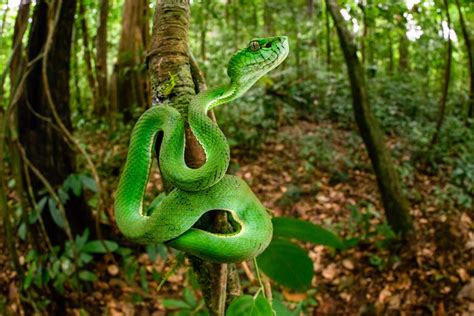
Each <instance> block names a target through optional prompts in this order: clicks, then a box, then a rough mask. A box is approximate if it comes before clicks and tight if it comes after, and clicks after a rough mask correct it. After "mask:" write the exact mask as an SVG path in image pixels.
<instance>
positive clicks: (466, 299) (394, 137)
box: [0, 0, 474, 315]
mask: <svg viewBox="0 0 474 316" xmlns="http://www.w3.org/2000/svg"><path fill="white" fill-rule="evenodd" d="M473 30H474V4H473V2H472V1H470V0H436V1H434V0H405V1H402V0H394V1H389V0H321V1H319V0H297V1H289V0H281V1H270V0H199V1H198V0H194V1H191V0H156V1H154V0H152V1H148V0H100V1H92V0H36V1H29V0H16V1H15V0H0V39H1V42H0V43H1V44H0V70H1V77H0V100H1V106H0V180H1V183H0V186H1V189H0V210H1V217H2V220H1V225H0V231H1V236H2V238H0V245H1V247H2V253H1V254H0V267H1V269H0V288H1V290H0V314H2V315H3V314H5V315H31V314H33V313H35V314H38V315H61V314H67V315H102V314H104V315H109V314H112V315H150V314H151V315H224V313H226V315H245V314H249V315H272V313H276V315H313V314H336V313H339V314H348V315H354V314H363V315H373V314H375V315H376V314H387V313H402V314H403V313H406V314H437V315H445V314H455V313H458V314H463V313H465V314H466V315H467V314H469V313H470V312H471V313H472V312H473V311H474V307H473V304H474V303H473V302H474V297H473V293H474V262H473V260H472V258H473V255H474V223H473V221H474V213H473V209H474V201H473V199H474V59H473V40H474V31H473ZM274 35H286V36H288V38H289V42H290V54H289V56H288V58H287V60H286V61H285V62H284V63H283V64H282V65H281V66H280V67H279V68H277V69H276V70H274V71H272V72H271V73H270V74H269V75H267V76H265V77H264V78H262V79H261V80H260V81H259V82H258V83H257V84H256V85H255V86H254V87H253V88H252V89H251V90H250V91H249V92H247V93H246V94H245V95H244V96H243V97H241V98H240V99H238V100H236V101H234V102H232V103H231V104H227V105H223V106H221V107H219V108H217V109H216V110H215V111H213V112H212V113H210V114H209V115H210V116H211V117H212V118H213V119H215V120H216V121H217V122H218V124H219V126H220V127H221V129H222V130H223V131H224V133H225V135H226V136H227V138H228V141H229V144H230V146H231V157H232V160H231V165H230V168H229V171H228V173H230V174H236V175H238V176H239V177H241V178H243V179H244V180H245V181H246V182H247V183H248V184H249V185H250V186H251V188H252V190H253V191H254V192H255V194H256V195H257V196H258V197H259V199H260V200H261V201H262V203H263V204H264V205H265V207H267V208H268V209H270V210H271V211H272V215H273V216H274V227H275V234H274V239H273V240H272V243H271V246H270V247H269V248H268V249H267V251H266V252H264V253H263V254H262V255H261V256H259V257H258V258H257V259H256V260H255V261H249V262H243V263H241V264H214V263H208V262H203V261H202V260H199V259H196V258H190V257H189V256H186V255H184V254H182V253H179V252H177V251H175V250H173V249H171V248H169V247H166V246H165V245H163V244H158V245H147V246H139V245H136V244H133V243H131V242H130V241H128V240H126V239H125V238H124V237H123V236H121V234H120V232H119V231H118V229H117V227H116V225H115V221H114V210H113V201H114V194H115V190H116V187H117V183H118V178H119V176H120V173H121V169H122V168H123V164H124V161H125V158H126V153H127V146H128V141H129V137H130V133H131V130H132V128H133V125H134V123H135V121H136V120H137V119H138V117H139V116H140V115H141V114H142V113H143V112H144V111H145V110H146V109H148V108H149V107H150V106H151V105H152V103H154V104H162V103H167V102H171V103H174V104H176V105H177V106H178V107H181V108H185V107H186V105H187V102H188V101H189V98H190V97H192V96H193V95H195V94H197V93H199V92H201V91H205V90H206V89H207V88H208V87H215V86H217V85H219V84H221V83H222V82H224V81H226V80H227V75H226V65H227V63H228V61H229V58H230V56H232V54H233V53H234V52H236V51H237V50H238V49H240V48H242V47H245V46H246V45H247V44H248V42H249V41H250V40H251V39H253V38H258V37H268V36H274ZM158 106H159V105H158ZM186 142H187V147H186V161H187V163H188V165H189V166H192V167H198V166H200V165H201V164H202V163H203V162H204V161H205V154H204V152H203V150H202V149H201V147H200V145H199V143H197V141H196V140H195V139H194V138H193V136H192V135H190V134H187V135H186ZM159 144H160V139H159V138H158V140H157V154H158V153H159ZM169 189H170V188H167V187H166V183H162V182H161V178H160V174H159V166H155V167H154V168H153V174H152V176H151V178H150V182H149V185H148V190H147V199H148V200H149V201H150V202H151V201H152V200H153V198H154V197H155V196H157V195H159V194H160V193H161V192H165V191H168V190H169ZM206 225H207V226H208V228H209V229H211V230H213V231H216V232H225V231H226V229H227V218H226V215H225V213H223V212H218V211H216V212H214V213H213V214H211V215H210V216H209V217H208V218H207V222H206ZM250 311H252V312H250Z"/></svg>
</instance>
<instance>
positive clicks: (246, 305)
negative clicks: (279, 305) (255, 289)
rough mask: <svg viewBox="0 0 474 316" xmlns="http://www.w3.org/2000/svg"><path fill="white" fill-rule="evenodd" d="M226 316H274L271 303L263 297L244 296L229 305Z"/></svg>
mask: <svg viewBox="0 0 474 316" xmlns="http://www.w3.org/2000/svg"><path fill="white" fill-rule="evenodd" d="M225 314H226V316H240V315H248V316H268V315H272V307H271V306H270V303H268V301H267V300H266V299H265V298H264V297H263V296H262V295H258V296H256V297H252V296H250V295H242V296H239V297H238V298H236V299H235V300H234V301H232V303H231V304H230V305H229V307H228V308H227V311H226V313H225Z"/></svg>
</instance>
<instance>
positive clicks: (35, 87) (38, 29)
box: [18, 0, 93, 244]
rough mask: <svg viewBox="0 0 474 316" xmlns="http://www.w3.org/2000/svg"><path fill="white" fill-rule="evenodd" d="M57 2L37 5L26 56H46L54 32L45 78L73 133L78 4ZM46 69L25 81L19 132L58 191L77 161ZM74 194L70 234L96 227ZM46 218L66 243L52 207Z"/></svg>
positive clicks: (37, 187) (55, 237) (53, 235)
mask: <svg viewBox="0 0 474 316" xmlns="http://www.w3.org/2000/svg"><path fill="white" fill-rule="evenodd" d="M58 3H61V2H54V3H51V4H49V5H48V4H47V2H46V1H45V0H39V1H38V2H37V4H36V6H35V10H34V14H33V19H32V24H31V29H30V35H29V39H28V45H27V56H28V60H29V61H31V60H33V59H34V58H36V57H38V55H39V54H41V53H43V50H44V49H45V47H44V46H45V43H46V39H47V36H48V32H53V37H52V42H51V46H50V49H49V50H48V51H47V52H46V53H47V54H48V59H47V60H48V62H47V64H46V76H47V80H48V84H49V88H50V89H49V92H50V93H51V97H52V100H53V102H54V107H55V110H56V112H57V114H58V116H59V117H60V119H61V120H62V122H63V124H64V126H66V128H68V129H69V130H71V129H72V125H71V119H70V114H71V113H70V108H69V99H70V94H69V77H70V76H69V64H70V53H71V38H72V29H73V25H74V15H75V12H76V1H74V0H69V1H64V2H62V6H60V7H59V5H58ZM57 10H60V11H59V18H58V21H57V24H56V28H55V29H50V28H48V25H53V24H52V23H50V22H51V21H53V20H54V18H55V15H56V12H57ZM43 58H44V57H43ZM42 71H43V68H42V67H41V62H38V63H36V64H35V66H34V67H33V69H32V71H31V72H30V73H29V75H28V77H27V79H26V84H25V89H24V90H23V94H22V98H21V100H20V101H19V104H18V126H19V132H18V134H19V140H20V143H21V145H22V146H23V148H24V149H25V154H26V157H27V158H28V160H29V161H30V162H31V163H32V164H33V165H34V166H35V167H36V168H37V169H38V170H39V171H40V172H41V174H42V175H43V176H44V177H45V178H46V179H47V180H48V181H49V183H50V185H51V186H52V187H53V188H54V189H57V188H59V187H61V186H62V184H63V182H64V180H65V179H66V178H67V177H68V176H69V175H70V174H72V173H75V157H74V153H73V152H72V150H71V149H70V147H69V146H68V144H67V143H66V142H65V140H64V137H63V135H62V134H61V133H60V132H59V131H58V128H57V127H55V126H54V125H55V124H54V119H53V118H52V116H53V115H52V112H51V111H50V106H49V103H48V99H47V95H46V93H47V91H46V86H45V82H44V81H43V72H42ZM30 178H31V180H32V181H31V185H32V187H33V190H34V192H40V191H41V190H42V189H43V187H44V185H43V183H42V182H41V181H40V180H39V179H38V178H37V177H36V176H35V174H34V173H31V174H30ZM69 196H70V198H69V200H68V202H67V203H66V205H65V209H66V216H67V218H68V220H69V223H70V227H71V232H72V233H73V234H77V233H82V232H83V230H84V229H85V228H86V227H89V226H90V225H91V224H92V223H93V221H92V216H91V213H90V211H89V209H88V206H87V204H86V202H85V200H84V198H83V196H80V197H76V196H75V195H74V194H72V193H71V194H69ZM35 198H38V196H36V197H35ZM47 207H48V206H47ZM42 216H43V218H44V222H45V226H46V231H47V232H48V235H49V238H50V239H51V241H52V242H53V243H55V244H62V243H63V242H64V239H65V235H64V232H63V230H62V229H60V228H59V227H58V226H56V225H55V224H54V221H53V220H52V218H51V216H50V212H49V211H47V209H46V210H44V211H43V212H42Z"/></svg>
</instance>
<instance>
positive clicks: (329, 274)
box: [322, 263, 338, 280]
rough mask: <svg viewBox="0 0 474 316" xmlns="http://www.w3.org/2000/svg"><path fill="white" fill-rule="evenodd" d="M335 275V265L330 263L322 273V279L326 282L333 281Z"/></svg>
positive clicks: (336, 272)
mask: <svg viewBox="0 0 474 316" xmlns="http://www.w3.org/2000/svg"><path fill="white" fill-rule="evenodd" d="M337 274H338V271H337V267H336V264H335V263H331V264H330V265H329V266H327V267H326V269H324V270H323V272H322V275H323V277H324V278H325V279H328V280H333V279H334V278H335V277H336V275H337Z"/></svg>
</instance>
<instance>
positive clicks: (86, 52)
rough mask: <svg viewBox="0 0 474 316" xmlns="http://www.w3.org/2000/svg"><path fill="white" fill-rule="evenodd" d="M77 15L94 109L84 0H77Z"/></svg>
mask: <svg viewBox="0 0 474 316" xmlns="http://www.w3.org/2000/svg"><path fill="white" fill-rule="evenodd" d="M79 16H80V17H79V19H80V21H81V33H82V44H83V48H84V62H85V64H86V75H87V81H88V83H89V89H90V91H91V95H92V109H95V108H96V106H97V83H96V79H95V76H94V71H93V65H92V53H91V48H90V45H89V30H88V27H87V23H86V8H85V6H84V0H79ZM87 110H89V109H87Z"/></svg>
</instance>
